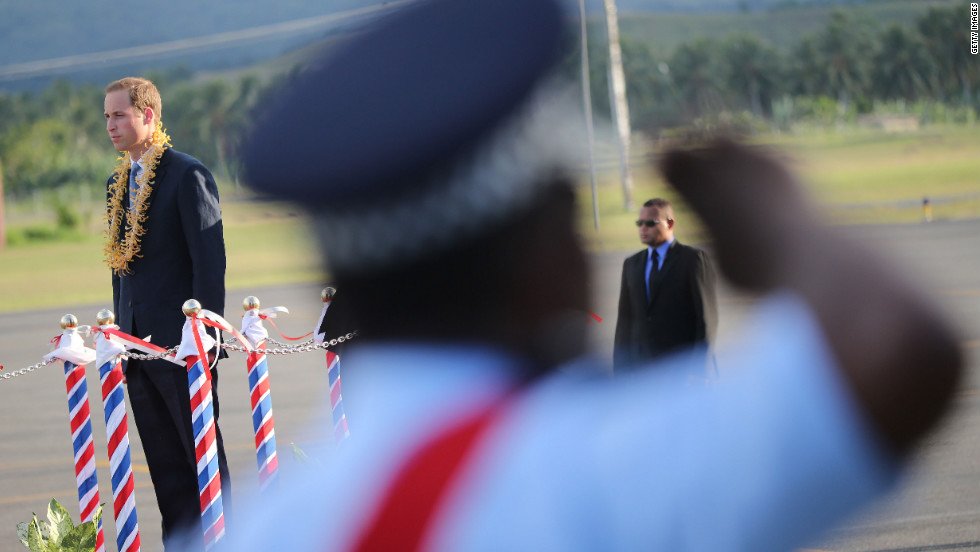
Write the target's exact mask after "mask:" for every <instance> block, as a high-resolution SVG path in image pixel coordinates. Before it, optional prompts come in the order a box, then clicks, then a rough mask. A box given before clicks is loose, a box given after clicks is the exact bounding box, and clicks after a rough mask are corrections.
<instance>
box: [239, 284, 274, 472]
mask: <svg viewBox="0 0 980 552" xmlns="http://www.w3.org/2000/svg"><path fill="white" fill-rule="evenodd" d="M260 307H261V303H260V302H259V299H258V297H255V296H253V295H250V296H248V297H246V298H245V299H244V301H242V308H243V309H244V310H245V314H244V316H243V317H242V333H243V334H245V336H246V337H247V338H248V339H249V341H250V342H251V343H252V346H253V347H254V350H253V351H250V352H248V356H247V358H246V365H247V368H248V391H249V396H250V397H251V402H252V429H253V430H254V433H255V460H256V463H257V464H258V470H259V488H260V490H262V491H265V490H266V489H268V488H269V487H270V486H271V485H274V484H275V482H276V481H277V480H278V477H279V457H278V454H277V451H276V428H275V420H274V419H273V417H272V388H271V386H270V384H269V365H268V362H267V360H266V354H265V351H266V337H267V336H268V333H266V332H265V328H264V327H263V326H262V318H261V313H259V308H260Z"/></svg>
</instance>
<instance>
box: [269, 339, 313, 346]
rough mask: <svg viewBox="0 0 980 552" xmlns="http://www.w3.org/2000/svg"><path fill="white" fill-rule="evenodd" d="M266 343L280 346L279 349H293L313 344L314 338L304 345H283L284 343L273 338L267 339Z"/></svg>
mask: <svg viewBox="0 0 980 552" xmlns="http://www.w3.org/2000/svg"><path fill="white" fill-rule="evenodd" d="M266 341H267V342H269V343H272V344H273V345H276V346H279V347H287V348H293V347H302V346H304V345H309V344H310V343H313V338H312V337H311V338H310V339H307V340H306V341H304V342H302V343H292V344H290V343H283V342H282V341H276V340H275V339H272V338H271V337H267V338H266Z"/></svg>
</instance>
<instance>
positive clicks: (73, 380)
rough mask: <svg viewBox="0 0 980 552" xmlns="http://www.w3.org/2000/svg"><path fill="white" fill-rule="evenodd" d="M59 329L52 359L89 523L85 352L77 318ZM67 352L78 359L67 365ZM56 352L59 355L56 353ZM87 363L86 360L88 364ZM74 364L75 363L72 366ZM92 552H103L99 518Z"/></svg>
mask: <svg viewBox="0 0 980 552" xmlns="http://www.w3.org/2000/svg"><path fill="white" fill-rule="evenodd" d="M61 329H62V330H64V331H63V333H62V334H61V336H60V337H58V348H57V350H56V351H55V356H57V358H60V359H61V360H62V361H63V362H64V366H65V391H66V392H67V394H68V422H69V424H70V426H71V440H72V449H73V451H74V454H75V483H76V487H77V488H78V509H79V515H80V518H81V521H82V523H84V522H86V521H92V520H93V518H94V516H95V513H96V511H97V509H98V507H99V480H98V476H97V475H96V472H95V442H94V441H93V440H92V418H91V411H90V409H89V402H88V383H87V382H86V381H85V362H82V361H83V360H85V359H84V358H79V357H84V356H86V354H87V353H89V352H90V351H91V350H90V349H89V350H87V351H86V350H85V348H84V346H83V345H82V339H81V336H79V335H78V332H77V329H78V318H76V317H75V315H73V314H66V315H64V316H63V317H61ZM69 350H78V352H80V353H82V354H81V355H78V356H76V355H70V356H71V357H72V360H74V361H75V362H71V361H70V360H68V359H65V358H63V357H64V356H69V355H66V352H67V351H69ZM59 351H61V352H60V353H59ZM90 360H91V359H89V361H90ZM76 362H77V363H76ZM95 549H96V552H105V536H104V534H103V531H102V518H101V517H100V518H99V521H98V527H97V535H96V547H95Z"/></svg>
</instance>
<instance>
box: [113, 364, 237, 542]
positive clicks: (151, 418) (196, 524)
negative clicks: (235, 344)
mask: <svg viewBox="0 0 980 552" xmlns="http://www.w3.org/2000/svg"><path fill="white" fill-rule="evenodd" d="M211 377H212V388H213V402H214V419H215V429H216V430H217V431H216V433H217V446H218V466H219V469H220V470H221V499H222V506H223V510H224V515H225V520H226V521H227V520H228V519H229V518H230V513H231V484H230V478H229V471H228V461H227V459H226V457H225V447H224V441H223V439H222V437H221V430H220V429H217V420H218V393H217V389H218V371H217V370H211ZM126 381H127V387H128V389H129V399H130V402H131V404H132V408H133V419H134V421H135V422H136V427H137V429H138V430H139V435H140V440H141V441H142V444H143V452H144V453H146V463H147V465H148V467H149V469H150V479H151V480H152V481H153V490H154V492H155V493H156V498H157V505H158V507H159V508H160V516H161V521H162V522H161V524H162V527H163V543H164V547H165V548H166V549H167V550H185V547H186V546H188V545H189V546H190V548H186V549H188V550H195V549H197V548H201V549H203V533H202V530H201V501H200V494H199V489H198V484H197V457H196V454H195V452H194V433H193V428H192V425H191V410H190V391H189V390H188V384H187V370H186V369H185V368H183V367H181V366H177V365H176V364H173V363H170V362H167V361H163V360H152V361H145V360H144V361H141V360H135V359H131V360H130V361H129V362H128V365H127V367H126ZM178 547H179V548H178Z"/></svg>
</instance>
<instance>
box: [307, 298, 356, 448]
mask: <svg viewBox="0 0 980 552" xmlns="http://www.w3.org/2000/svg"><path fill="white" fill-rule="evenodd" d="M336 293H337V290H336V289H334V288H332V287H325V288H323V291H322V292H320V299H321V300H323V311H322V312H320V320H319V321H317V325H316V327H317V330H316V331H317V334H316V336H315V337H314V341H316V343H318V344H320V343H323V341H324V339H326V336H325V335H324V334H322V333H319V329H320V327H321V326H322V325H323V319H324V317H326V316H327V310H328V309H330V302H331V301H332V300H333V296H334V295H335V294H336ZM327 381H328V382H329V384H330V411H331V414H332V417H333V436H334V439H335V440H336V442H337V443H341V442H343V441H344V440H345V439H347V438H348V437H350V428H348V427H347V415H346V414H345V413H344V399H343V397H342V395H341V394H340V357H339V356H338V355H337V354H336V353H334V352H333V351H327Z"/></svg>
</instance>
